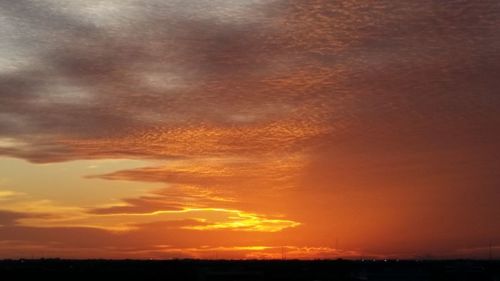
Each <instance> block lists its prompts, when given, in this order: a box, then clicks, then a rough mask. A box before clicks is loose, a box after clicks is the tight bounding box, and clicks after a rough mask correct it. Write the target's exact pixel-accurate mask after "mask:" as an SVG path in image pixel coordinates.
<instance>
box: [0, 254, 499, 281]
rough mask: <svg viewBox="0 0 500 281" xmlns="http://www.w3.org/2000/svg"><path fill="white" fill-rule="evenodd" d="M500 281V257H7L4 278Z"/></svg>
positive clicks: (1, 268) (0, 267)
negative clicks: (155, 258)
mask: <svg viewBox="0 0 500 281" xmlns="http://www.w3.org/2000/svg"><path fill="white" fill-rule="evenodd" d="M104 278H106V279H111V280H233V281H237V280H339V281H340V280H402V281H405V280H444V281H447V280H453V281H461V280H471V281H482V280H488V281H489V280H498V281H500V261H470V260H455V261H347V260H317V261H298V260H287V261H257V260H256V261H209V260H165V261H139V260H119V261H117V260H59V259H42V260H4V261H0V280H2V281H8V280H106V279H104Z"/></svg>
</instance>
